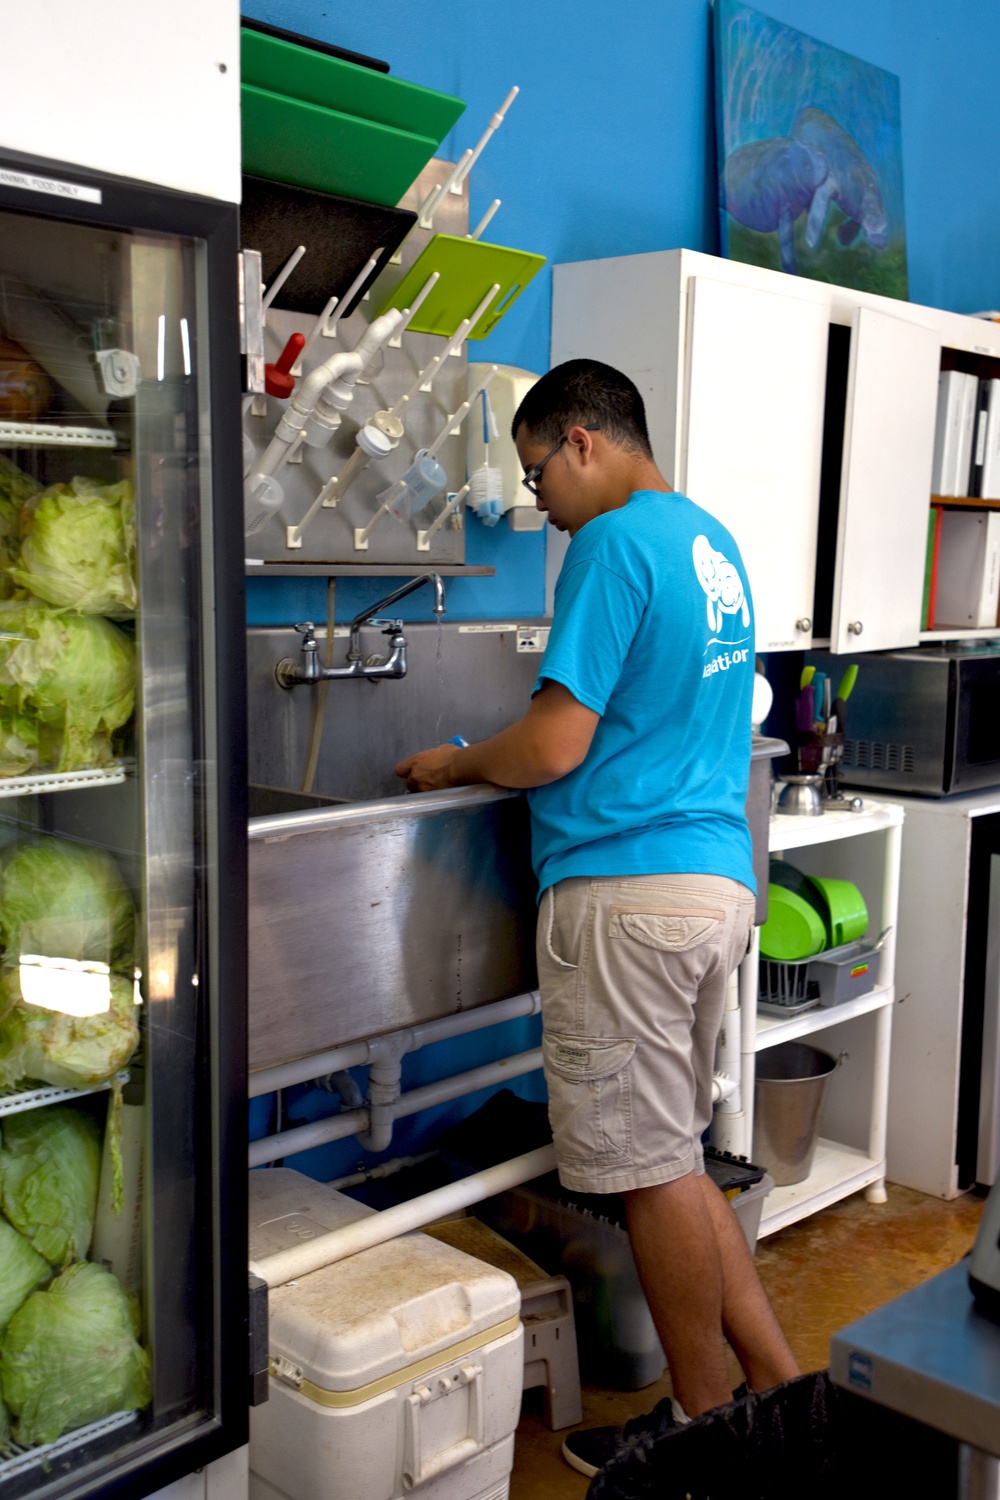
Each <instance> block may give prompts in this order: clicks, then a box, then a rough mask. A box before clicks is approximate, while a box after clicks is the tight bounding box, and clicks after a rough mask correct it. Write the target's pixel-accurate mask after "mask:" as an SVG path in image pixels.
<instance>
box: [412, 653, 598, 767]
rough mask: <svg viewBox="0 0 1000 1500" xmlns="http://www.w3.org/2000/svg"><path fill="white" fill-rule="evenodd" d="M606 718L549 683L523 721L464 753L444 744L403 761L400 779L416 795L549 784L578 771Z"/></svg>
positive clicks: (535, 698) (465, 749)
mask: <svg viewBox="0 0 1000 1500" xmlns="http://www.w3.org/2000/svg"><path fill="white" fill-rule="evenodd" d="M599 720H600V714H596V713H595V712H594V710H593V709H591V708H585V707H584V705H583V704H582V703H580V702H579V700H578V699H576V698H574V697H573V694H572V693H571V692H570V690H569V688H566V687H563V685H562V683H561V682H553V681H551V680H550V679H547V680H546V681H545V682H543V684H542V686H541V687H540V688H539V690H538V692H537V693H536V694H535V696H534V698H533V699H532V700H531V707H530V708H529V709H528V712H527V713H526V714H525V716H524V718H523V719H518V721H517V723H516V724H511V726H510V728H509V729H502V730H501V731H500V733H499V734H495V735H493V736H492V737H491V738H490V739H488V740H481V741H480V743H479V744H478V745H468V746H466V747H465V748H464V749H463V748H460V747H459V746H457V745H439V746H438V747H437V749H435V750H421V751H420V752H419V754H417V755H411V756H408V757H407V759H406V760H401V761H400V763H399V765H398V766H397V767H396V775H397V776H402V777H405V779H406V785H407V787H408V788H409V790H410V791H411V792H434V791H440V790H442V789H443V788H445V787H450V786H467V785H469V784H470V783H472V782H477V781H488V782H492V783H493V785H495V786H509V787H532V786H547V785H548V784H549V782H550V781H558V780H559V778H560V776H567V775H568V774H569V772H570V771H575V770H576V768H577V766H579V765H580V764H581V763H582V762H583V759H584V757H585V756H586V754H587V751H588V750H589V749H590V742H591V740H592V739H593V738H594V730H595V729H596V728H597V725H598V722H599Z"/></svg>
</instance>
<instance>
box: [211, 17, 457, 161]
mask: <svg viewBox="0 0 1000 1500" xmlns="http://www.w3.org/2000/svg"><path fill="white" fill-rule="evenodd" d="M240 65H241V69H242V81H243V83H246V84H250V85H252V86H253V87H254V88H259V89H266V90H267V91H268V93H271V94H287V95H289V96H290V97H291V98H294V99H302V100H304V101H305V102H306V103H308V104H318V105H320V106H321V107H322V108H324V109H335V110H338V111H339V112H340V113H341V114H345V115H357V116H358V118H359V119H362V120H372V121H374V122H375V123H376V124H378V125H391V126H392V127H393V129H395V130H405V131H406V132H407V133H408V134H410V135H419V136H427V137H428V138H429V139H430V140H432V141H433V143H434V146H433V150H432V152H431V155H433V151H436V150H437V148H438V146H439V145H440V144H441V142H442V141H443V140H444V138H445V136H446V135H447V134H448V132H449V130H450V129H451V127H452V126H453V125H454V123H455V121H456V120H457V119H458V118H459V116H460V115H461V114H462V112H463V110H464V109H465V103H464V101H463V100H461V99H456V98H454V97H453V96H452V95H451V94H439V93H438V92H437V91H436V90H435V89H425V88H423V87H421V85H420V84H417V83H407V82H406V81H405V80H404V79H402V78H393V77H391V76H389V75H387V74H385V73H376V72H374V71H373V69H371V68H365V67H361V66H360V65H359V64H358V63H351V62H346V61H345V60H344V59H343V58H339V57H330V56H328V55H327V54H325V53H322V52H314V51H313V50H312V48H310V47H297V46H296V45H295V44H294V42H285V41H281V40H280V39H279V38H278V37H270V36H265V35H263V34H262V33H261V32H259V31H250V30H247V29H243V30H242V31H241V32H240ZM414 176H416V173H414ZM411 181H412V179H411ZM407 186H409V184H407Z"/></svg>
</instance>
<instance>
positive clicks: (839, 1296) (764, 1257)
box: [510, 1186, 983, 1500]
mask: <svg viewBox="0 0 1000 1500" xmlns="http://www.w3.org/2000/svg"><path fill="white" fill-rule="evenodd" d="M982 1208H983V1200H981V1199H979V1198H973V1197H963V1198H957V1199H955V1201H954V1202H951V1203H942V1202H941V1201H940V1200H939V1199H937V1198H928V1197H926V1196H925V1195H924V1194H922V1193H914V1192H911V1191H910V1190H909V1189H908V1188H901V1187H895V1186H890V1188H889V1201H888V1203H886V1204H883V1205H882V1206H880V1207H879V1206H873V1205H871V1204H869V1203H866V1202H865V1199H864V1195H863V1194H860V1193H859V1194H857V1195H856V1196H855V1197H853V1198H848V1199H846V1200H845V1201H844V1202H843V1203H838V1204H835V1205H834V1206H833V1207H832V1208H828V1209H824V1210H823V1212H822V1213H818V1214H814V1215H813V1216H812V1217H811V1218H809V1219H805V1220H803V1221H802V1223H800V1224H793V1225H792V1226H791V1228H789V1229H785V1230H782V1231H780V1232H779V1233H778V1234H775V1235H771V1236H769V1237H768V1238H767V1239H765V1240H762V1241H761V1242H760V1245H759V1246H758V1250H757V1267H758V1270H759V1271H760V1275H761V1279H762V1281H763V1283H764V1285H765V1287H766V1288H767V1292H768V1295H769V1296H770V1298H771V1300H772V1302H773V1303H774V1306H775V1309H776V1311H777V1313H778V1316H779V1318H780V1319H781V1323H782V1326H783V1327H784V1329H785V1332H786V1334H787V1335H788V1339H789V1342H790V1343H791V1346H792V1349H793V1350H794V1352H795V1355H796V1358H797V1359H798V1361H799V1364H800V1365H801V1367H802V1369H803V1370H819V1369H822V1368H824V1367H825V1365H826V1364H827V1361H828V1349H829V1340H830V1335H831V1334H832V1333H834V1332H836V1330H837V1329H839V1328H843V1327H844V1326H845V1325H846V1324H848V1323H852V1322H854V1320H855V1319H856V1318H860V1317H862V1316H863V1315H864V1314H865V1313H867V1312H871V1311H872V1310H873V1309H874V1308H876V1307H880V1306H881V1305H882V1304H883V1303H884V1302H888V1301H889V1300H890V1299H891V1298H892V1297H895V1296H898V1294H899V1293H900V1292H905V1291H907V1290H908V1289H909V1288H910V1287H913V1286H917V1285H918V1284H919V1283H920V1282H922V1281H925V1280H926V1279H927V1278H928V1277H929V1276H933V1275H934V1274H935V1273H936V1272H937V1271H943V1270H945V1269H946V1268H947V1267H948V1266H951V1265H954V1263H955V1262H956V1261H957V1260H959V1259H960V1258H961V1257H962V1256H963V1255H964V1254H965V1253H966V1251H967V1250H969V1249H970V1248H971V1246H972V1242H973V1239H974V1238H975V1233H976V1227H977V1225H978V1223H979V1217H980V1214H981V1213H982ZM741 1378H742V1377H741V1375H740V1372H739V1368H738V1366H737V1364H736V1361H735V1359H732V1380H733V1384H734V1385H735V1384H736V1383H737V1382H738V1381H739V1380H740V1379H741ZM669 1390H670V1380H669V1377H668V1376H666V1375H664V1376H663V1378H662V1379H661V1380H658V1381H657V1382H656V1383H655V1384H654V1385H651V1386H647V1387H646V1389H645V1390H641V1391H604V1390H601V1389H599V1388H598V1387H596V1386H584V1389H583V1425H584V1426H588V1427H592V1426H597V1425H598V1424H603V1423H607V1422H613V1423H620V1422H624V1421H625V1419H626V1418H627V1417H630V1416H634V1415H635V1414H636V1413H637V1412H641V1411H648V1410H649V1409H650V1408H651V1407H653V1406H655V1404H656V1402H657V1401H659V1399H660V1397H661V1396H664V1395H666V1394H668V1393H669ZM568 1430H569V1429H567V1431H568ZM564 1436H565V1432H551V1431H550V1430H549V1429H548V1428H547V1427H546V1426H545V1425H544V1423H543V1422H542V1419H541V1392H540V1391H529V1392H528V1393H527V1394H526V1396H525V1398H524V1408H523V1412H522V1417H521V1423H520V1426H519V1427H518V1430H517V1442H516V1447H515V1454H514V1472H513V1475H512V1478H511V1486H510V1496H511V1500H564V1497H565V1500H581V1497H582V1496H583V1495H584V1494H585V1492H586V1489H587V1480H586V1479H584V1478H583V1477H582V1476H581V1475H579V1474H577V1473H575V1472H574V1471H573V1470H572V1469H570V1468H569V1466H568V1465H567V1464H566V1463H565V1462H564V1461H563V1459H562V1458H561V1457H560V1453H559V1450H560V1447H561V1444H562V1440H563V1438H564Z"/></svg>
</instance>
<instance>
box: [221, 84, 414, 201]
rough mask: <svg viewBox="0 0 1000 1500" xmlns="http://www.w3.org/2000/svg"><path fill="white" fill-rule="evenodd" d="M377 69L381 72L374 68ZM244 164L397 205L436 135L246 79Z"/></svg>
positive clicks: (279, 177)
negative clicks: (273, 90) (328, 106)
mask: <svg viewBox="0 0 1000 1500" xmlns="http://www.w3.org/2000/svg"><path fill="white" fill-rule="evenodd" d="M373 76H379V75H373ZM240 94H241V99H242V107H243V171H244V172H245V173H247V175H249V176H251V177H268V178H271V179H272V180H274V181H276V182H290V183H292V184H293V185H294V186H296V187H303V188H314V189H315V190H316V191H317V192H320V193H337V194H340V195H341V196H342V197H344V198H360V199H362V200H363V201H364V202H366V203H379V204H381V205H382V206H383V207H385V208H394V207H395V206H396V204H397V203H398V202H399V200H400V198H402V196H403V194H404V193H405V192H406V191H407V189H408V188H409V187H410V185H411V183H412V182H413V181H414V179H415V178H416V177H418V176H419V175H420V173H421V172H422V171H423V169H424V167H425V166H426V165H427V163H428V162H429V161H430V159H431V157H432V156H433V155H434V151H435V149H436V146H437V142H436V141H434V140H433V139H432V138H431V137H430V136H425V135H413V134H411V133H409V132H408V131H405V130H398V129H396V128H395V127H394V126H391V125H382V124H379V123H377V122H376V121H374V120H362V119H359V118H358V116H356V115H348V114H342V113H341V112H340V111H339V110H335V109H323V108H321V106H320V105H318V104H308V103H306V102H305V101H303V100H301V99H291V98H288V97H287V96H285V95H284V94H272V93H271V92H270V91H269V90H267V89H261V88H256V87H255V86H254V85H252V84H246V83H245V84H243V86H242V88H241V90H240Z"/></svg>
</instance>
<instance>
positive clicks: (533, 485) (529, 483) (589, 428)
mask: <svg viewBox="0 0 1000 1500" xmlns="http://www.w3.org/2000/svg"><path fill="white" fill-rule="evenodd" d="M583 430H584V432H600V430H601V429H600V427H598V426H597V425H596V424H595V423H592V422H591V423H585V424H584V426H583ZM568 437H569V433H568V432H564V433H563V435H562V437H561V438H560V439H559V441H558V443H556V445H555V447H554V448H550V449H549V451H548V453H546V455H545V457H544V458H543V459H542V460H541V461H540V462H539V463H537V464H532V466H531V468H530V469H528V470H527V472H526V473H525V476H524V478H523V479H522V480H521V483H522V484H523V485H524V488H525V489H526V490H527V491H528V492H529V494H532V495H537V494H538V480H539V477H540V476H541V472H542V470H543V469H544V468H545V465H546V464H547V463H548V461H549V459H550V458H555V456H556V454H557V453H558V452H559V449H560V448H561V447H562V445H563V443H565V441H566V439H567V438H568Z"/></svg>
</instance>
